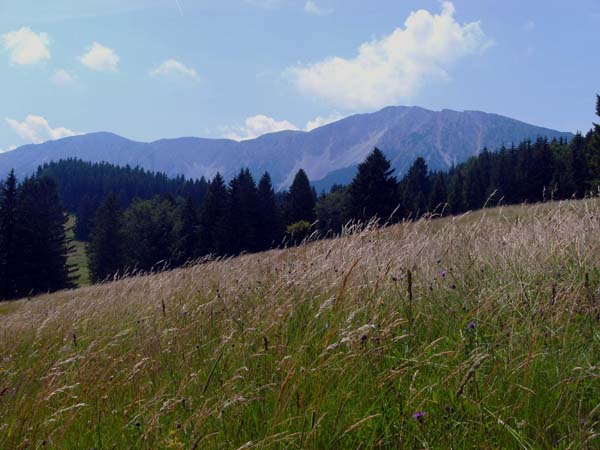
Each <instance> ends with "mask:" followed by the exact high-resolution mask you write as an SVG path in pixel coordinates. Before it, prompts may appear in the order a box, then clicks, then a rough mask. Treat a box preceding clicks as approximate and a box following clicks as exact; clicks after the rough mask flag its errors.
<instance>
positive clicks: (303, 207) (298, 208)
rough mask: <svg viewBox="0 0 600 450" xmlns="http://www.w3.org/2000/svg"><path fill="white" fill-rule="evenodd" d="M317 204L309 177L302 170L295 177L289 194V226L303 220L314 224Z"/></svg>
mask: <svg viewBox="0 0 600 450" xmlns="http://www.w3.org/2000/svg"><path fill="white" fill-rule="evenodd" d="M315 203H316V198H315V195H314V192H313V190H312V189H311V187H310V182H309V181H308V176H307V175H306V172H304V170H302V169H300V170H299V171H298V172H297V173H296V176H295V177H294V181H293V182H292V185H291V186H290V191H289V194H288V199H287V211H286V212H287V222H288V224H292V223H296V222H300V221H303V220H305V221H307V222H313V221H314V220H315V213H314V209H315Z"/></svg>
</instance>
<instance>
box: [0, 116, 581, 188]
mask: <svg viewBox="0 0 600 450" xmlns="http://www.w3.org/2000/svg"><path fill="white" fill-rule="evenodd" d="M572 136H573V134H572V133H569V132H561V131H556V130H552V129H549V128H544V127H538V126H534V125H530V124H527V123H525V122H522V121H519V120H516V119H512V118H509V117H506V116H502V115H499V114H494V113H486V112H482V111H474V110H466V111H456V110H452V109H443V110H441V111H432V110H428V109H425V108H421V107H418V106H388V107H386V108H383V109H381V110H379V111H377V112H373V113H363V114H355V115H352V116H349V117H346V118H344V119H341V120H338V121H336V122H333V123H330V124H327V125H324V126H322V127H319V128H315V129H314V130H311V131H299V130H286V131H279V132H274V133H268V134H265V135H262V136H259V137H257V138H255V139H250V140H244V141H239V142H238V141H235V140H231V139H225V138H217V139H211V138H201V137H193V136H186V137H178V138H162V139H158V140H155V141H151V142H140V141H135V140H131V139H128V138H125V137H122V136H119V135H117V134H115V133H112V132H108V131H99V132H93V133H88V134H84V135H77V136H71V137H67V138H62V139H58V140H54V141H48V142H45V143H42V144H28V145H24V146H21V147H19V148H17V149H15V150H13V151H11V152H7V153H3V154H0V173H2V172H8V170H10V169H11V168H14V169H15V172H16V173H17V175H18V176H20V177H23V176H26V175H29V174H31V173H33V172H34V171H35V170H36V168H37V167H38V166H39V165H41V164H44V163H46V162H50V161H55V160H58V159H65V158H79V159H82V160H84V161H91V162H101V161H106V162H109V163H112V164H117V165H127V164H128V165H130V166H140V167H143V168H145V169H147V170H151V171H157V172H164V173H166V174H168V175H170V176H176V175H184V176H186V177H188V178H200V177H201V176H204V177H206V178H210V177H212V176H214V175H215V174H216V173H217V172H221V173H222V174H224V175H225V177H226V178H230V177H232V176H233V175H234V174H235V172H237V171H238V170H239V169H240V168H242V167H248V168H250V170H251V172H252V173H253V174H255V175H256V176H259V175H260V174H261V173H262V172H264V171H269V173H270V174H271V176H272V178H273V183H274V186H275V187H276V188H277V189H283V188H286V187H287V186H289V185H290V184H291V181H292V179H293V176H294V174H295V172H296V171H297V170H298V169H300V168H303V169H305V170H306V172H307V174H308V176H309V177H310V179H311V180H312V181H313V182H314V183H315V185H316V186H317V187H318V189H328V188H329V187H330V186H331V185H332V184H334V183H340V182H342V183H345V182H348V181H349V180H350V179H351V178H352V175H353V173H354V170H355V168H356V166H357V165H358V164H359V163H360V162H361V161H362V160H363V159H364V157H365V156H366V155H367V154H368V152H370V151H371V150H372V149H373V147H375V146H377V147H379V148H381V149H382V150H383V151H384V152H385V153H386V156H387V157H388V158H389V159H390V161H391V162H392V166H393V168H394V169H396V173H398V174H403V173H405V171H406V170H407V169H408V167H409V166H410V165H411V164H412V162H413V161H414V160H415V159H416V158H417V157H418V156H422V157H424V158H425V160H426V161H427V163H428V165H429V166H430V168H431V169H434V170H442V169H448V168H449V167H451V166H452V165H455V164H458V163H460V162H463V161H464V160H466V159H468V158H469V157H471V156H475V155H477V154H478V153H479V152H481V151H482V150H483V149H484V148H488V149H490V150H497V149H499V148H500V147H501V146H502V145H511V144H512V143H515V144H517V143H518V142H520V141H522V140H524V139H536V138H537V137H547V138H548V139H552V138H561V137H562V138H566V139H569V138H571V137H572Z"/></svg>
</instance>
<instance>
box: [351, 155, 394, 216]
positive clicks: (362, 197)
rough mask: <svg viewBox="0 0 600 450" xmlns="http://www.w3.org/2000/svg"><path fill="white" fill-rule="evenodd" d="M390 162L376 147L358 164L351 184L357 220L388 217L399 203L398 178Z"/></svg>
mask: <svg viewBox="0 0 600 450" xmlns="http://www.w3.org/2000/svg"><path fill="white" fill-rule="evenodd" d="M390 167H391V164H390V162H389V161H388V160H387V159H386V157H385V155H384V154H383V152H382V151H381V150H379V149H378V148H375V149H374V150H373V151H372V152H371V153H370V154H369V155H368V156H367V158H366V159H365V160H364V161H363V162H362V163H361V164H359V166H358V172H357V174H356V176H355V177H354V179H353V180H352V184H351V185H350V203H351V205H350V209H351V215H352V217H353V218H355V219H360V220H370V219H371V218H373V217H377V218H379V219H380V220H388V218H389V217H390V215H391V214H392V212H393V211H394V209H395V208H396V206H397V205H398V198H397V187H398V183H397V181H396V177H394V176H392V173H393V172H394V169H391V168H390Z"/></svg>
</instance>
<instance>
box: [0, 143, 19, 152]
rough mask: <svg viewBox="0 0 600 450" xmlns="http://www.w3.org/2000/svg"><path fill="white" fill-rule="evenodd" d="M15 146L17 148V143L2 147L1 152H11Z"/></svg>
mask: <svg viewBox="0 0 600 450" xmlns="http://www.w3.org/2000/svg"><path fill="white" fill-rule="evenodd" d="M15 148H17V146H16V145H9V146H8V147H6V148H0V153H7V152H11V151H13V150H14V149H15Z"/></svg>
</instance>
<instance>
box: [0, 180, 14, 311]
mask: <svg viewBox="0 0 600 450" xmlns="http://www.w3.org/2000/svg"><path fill="white" fill-rule="evenodd" d="M16 208H17V179H16V177H15V172H14V171H11V172H10V174H9V175H8V178H7V179H6V182H5V183H4V185H3V186H2V191H1V195H0V300H2V299H7V298H12V297H14V295H15V294H16V273H17V271H18V270H19V267H18V261H19V253H18V252H19V249H18V247H17V243H16V240H15V227H16V224H17V222H16V220H17V218H16Z"/></svg>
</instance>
